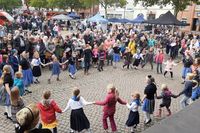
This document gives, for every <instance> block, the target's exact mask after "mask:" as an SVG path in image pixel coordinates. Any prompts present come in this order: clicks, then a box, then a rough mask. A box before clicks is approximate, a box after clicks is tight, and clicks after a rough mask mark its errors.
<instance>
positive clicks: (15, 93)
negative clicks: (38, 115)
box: [10, 86, 20, 105]
mask: <svg viewBox="0 0 200 133" xmlns="http://www.w3.org/2000/svg"><path fill="white" fill-rule="evenodd" d="M19 98H20V95H19V89H18V87H17V86H15V87H14V88H12V90H11V93H10V99H11V104H12V105H16V104H17V101H18V100H19Z"/></svg>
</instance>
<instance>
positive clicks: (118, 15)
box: [107, 14, 122, 18]
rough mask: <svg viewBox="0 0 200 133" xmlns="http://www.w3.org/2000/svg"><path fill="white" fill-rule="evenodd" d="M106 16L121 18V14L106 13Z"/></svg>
mask: <svg viewBox="0 0 200 133" xmlns="http://www.w3.org/2000/svg"><path fill="white" fill-rule="evenodd" d="M107 17H108V18H122V14H107Z"/></svg>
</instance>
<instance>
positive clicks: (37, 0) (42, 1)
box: [29, 0, 48, 9]
mask: <svg viewBox="0 0 200 133" xmlns="http://www.w3.org/2000/svg"><path fill="white" fill-rule="evenodd" d="M29 5H30V6H32V7H35V8H39V9H40V8H45V7H47V5H48V2H47V0H30V1H29Z"/></svg>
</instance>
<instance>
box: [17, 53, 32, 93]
mask: <svg viewBox="0 0 200 133" xmlns="http://www.w3.org/2000/svg"><path fill="white" fill-rule="evenodd" d="M21 56H22V59H21V61H20V66H19V70H20V71H21V72H22V74H23V83H24V86H25V91H26V92H27V93H32V92H31V91H30V90H28V87H29V86H30V85H31V84H32V83H33V73H32V70H31V66H30V63H29V61H28V54H27V53H26V52H25V51H24V52H22V54H21Z"/></svg>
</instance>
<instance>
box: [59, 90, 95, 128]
mask: <svg viewBox="0 0 200 133" xmlns="http://www.w3.org/2000/svg"><path fill="white" fill-rule="evenodd" d="M90 104H93V102H87V101H86V100H85V99H84V98H83V97H82V96H81V95H80V90H79V89H78V88H74V91H73V96H72V98H71V99H69V101H68V103H67V106H66V108H65V109H64V110H63V111H62V112H63V113H64V112H66V111H67V110H68V109H71V110H72V111H71V115H70V128H71V129H72V130H73V131H71V132H74V131H75V132H81V131H82V130H88V131H89V129H90V122H89V120H88V118H87V117H86V115H85V113H84V111H83V106H85V105H90Z"/></svg>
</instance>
